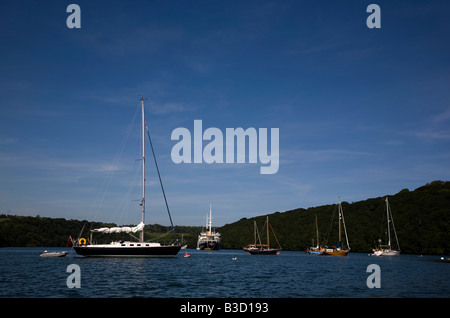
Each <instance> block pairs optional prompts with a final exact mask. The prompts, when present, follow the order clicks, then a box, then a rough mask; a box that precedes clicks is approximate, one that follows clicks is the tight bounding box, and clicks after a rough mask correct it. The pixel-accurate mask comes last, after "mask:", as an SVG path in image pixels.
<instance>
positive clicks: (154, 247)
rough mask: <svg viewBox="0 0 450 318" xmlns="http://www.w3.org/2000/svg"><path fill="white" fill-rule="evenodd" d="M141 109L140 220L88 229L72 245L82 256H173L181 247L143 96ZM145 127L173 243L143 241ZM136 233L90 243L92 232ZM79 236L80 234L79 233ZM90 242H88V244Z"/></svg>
mask: <svg viewBox="0 0 450 318" xmlns="http://www.w3.org/2000/svg"><path fill="white" fill-rule="evenodd" d="M141 111H142V199H141V203H140V205H141V207H142V216H141V222H140V223H139V224H138V225H137V226H134V227H112V228H107V227H103V228H98V229H93V230H90V232H91V234H90V235H91V238H90V240H88V241H86V239H84V238H78V239H77V240H76V242H75V244H74V246H73V248H74V249H75V251H76V252H77V253H78V254H80V255H83V256H125V257H127V256H141V257H151V256H157V257H160V256H175V255H176V254H177V253H178V252H179V250H180V249H181V245H180V244H179V243H178V240H177V238H176V234H175V230H174V226H173V222H172V217H171V215H170V211H169V206H168V204H167V199H166V195H165V192H164V187H163V185H162V181H161V175H160V173H159V168H158V164H157V162H156V156H155V152H154V149H153V145H152V142H151V138H150V132H149V130H148V127H146V123H145V111H144V98H143V97H142V98H141ZM145 128H147V135H148V138H149V141H150V146H151V149H152V153H153V158H154V160H155V165H156V169H157V171H158V177H159V181H160V183H161V188H162V191H163V194H164V199H165V202H166V207H167V212H168V214H169V219H170V222H171V225H172V231H173V232H174V238H175V243H173V244H169V245H162V244H161V243H158V242H145V241H144V227H145V203H146V202H145ZM122 232H123V233H130V235H132V234H131V233H136V232H140V236H139V239H138V242H130V241H118V242H111V243H110V244H92V243H91V242H92V241H93V240H92V234H93V233H122ZM80 236H81V234H80ZM88 243H90V244H88Z"/></svg>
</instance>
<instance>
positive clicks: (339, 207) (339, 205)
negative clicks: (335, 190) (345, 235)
mask: <svg viewBox="0 0 450 318" xmlns="http://www.w3.org/2000/svg"><path fill="white" fill-rule="evenodd" d="M338 202H339V204H338V210H339V212H338V214H339V220H338V221H339V222H338V223H339V242H341V241H342V239H341V218H342V217H341V198H340V197H338Z"/></svg>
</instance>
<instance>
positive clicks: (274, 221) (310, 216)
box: [218, 181, 450, 254]
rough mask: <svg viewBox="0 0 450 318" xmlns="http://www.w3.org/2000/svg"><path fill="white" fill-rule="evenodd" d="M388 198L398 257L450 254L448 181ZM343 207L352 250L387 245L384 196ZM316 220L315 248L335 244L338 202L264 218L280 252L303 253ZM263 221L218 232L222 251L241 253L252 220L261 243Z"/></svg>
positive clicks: (251, 237)
mask: <svg viewBox="0 0 450 318" xmlns="http://www.w3.org/2000/svg"><path fill="white" fill-rule="evenodd" d="M388 199H389V204H390V207H391V211H392V214H393V217H394V224H395V227H396V230H397V236H398V240H399V243H400V248H401V251H402V253H417V254H449V253H450V182H443V181H434V182H431V183H429V184H426V185H425V186H422V187H420V188H418V189H416V190H414V191H409V190H408V189H404V190H402V191H400V192H399V193H397V194H395V195H393V196H388ZM336 201H337V198H336ZM342 208H343V211H344V216H345V223H346V227H347V232H348V237H349V242H350V247H351V250H352V251H355V252H370V251H371V250H372V248H374V247H375V245H376V244H378V239H380V238H381V239H382V240H383V241H384V242H386V240H385V238H386V203H385V197H379V198H373V199H368V200H365V201H359V202H354V203H348V202H345V201H344V202H342ZM316 215H317V219H318V227H319V243H320V244H321V245H325V244H330V245H334V244H335V243H336V242H337V240H338V238H337V236H338V229H337V202H336V204H333V205H324V206H319V207H313V208H308V209H295V210H291V211H286V212H283V213H280V212H275V213H273V214H269V221H270V223H271V225H272V227H273V229H274V231H275V234H276V238H277V239H278V241H279V243H280V245H281V247H282V248H283V249H285V250H305V249H306V248H308V247H309V246H311V244H312V240H313V239H314V242H316V226H315V216H316ZM266 216H267V215H264V216H259V217H255V218H251V219H246V218H243V219H241V220H239V221H237V222H235V223H232V224H227V225H225V226H223V227H221V228H220V229H218V230H219V231H220V232H221V233H222V245H223V247H224V248H241V247H242V246H246V245H247V244H250V243H254V230H253V222H254V221H256V223H257V225H258V227H259V229H260V234H261V239H262V240H264V242H265V240H266V234H265V233H266V232H265V229H261V227H262V225H263V224H264V222H265V220H266ZM262 230H264V232H263V233H261V231H262ZM343 240H344V237H343ZM264 242H263V243H264ZM270 242H271V246H273V245H275V246H276V245H277V242H276V240H275V238H274V237H273V236H270ZM314 244H316V243H314ZM384 244H385V243H384Z"/></svg>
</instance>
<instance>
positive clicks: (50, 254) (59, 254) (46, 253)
mask: <svg viewBox="0 0 450 318" xmlns="http://www.w3.org/2000/svg"><path fill="white" fill-rule="evenodd" d="M67 254H68V252H49V251H44V252H43V253H42V254H41V257H64V256H66V255H67Z"/></svg>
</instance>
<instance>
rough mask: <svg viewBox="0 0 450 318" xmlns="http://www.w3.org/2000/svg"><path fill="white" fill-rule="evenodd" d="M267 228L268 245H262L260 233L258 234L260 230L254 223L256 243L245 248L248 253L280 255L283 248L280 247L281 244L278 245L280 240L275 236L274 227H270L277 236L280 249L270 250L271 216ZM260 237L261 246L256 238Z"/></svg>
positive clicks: (267, 221) (267, 220)
mask: <svg viewBox="0 0 450 318" xmlns="http://www.w3.org/2000/svg"><path fill="white" fill-rule="evenodd" d="M265 225H266V227H267V244H261V238H260V237H259V232H258V228H257V226H256V221H255V222H254V232H255V243H254V244H249V245H247V247H245V248H244V250H245V251H247V252H248V253H249V254H250V255H278V254H279V252H278V251H279V250H280V249H281V247H280V246H279V245H280V244H279V243H278V240H277V238H276V236H275V232H274V231H273V228H272V226H271V225H270V228H271V229H272V233H273V235H274V236H275V240H276V241H277V243H278V246H279V248H278V249H276V248H270V241H269V216H267V219H266V223H265ZM257 236H258V239H259V244H257V243H256V237H257Z"/></svg>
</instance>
